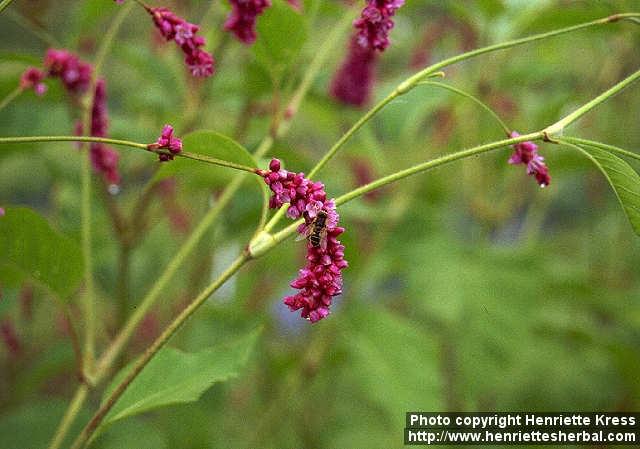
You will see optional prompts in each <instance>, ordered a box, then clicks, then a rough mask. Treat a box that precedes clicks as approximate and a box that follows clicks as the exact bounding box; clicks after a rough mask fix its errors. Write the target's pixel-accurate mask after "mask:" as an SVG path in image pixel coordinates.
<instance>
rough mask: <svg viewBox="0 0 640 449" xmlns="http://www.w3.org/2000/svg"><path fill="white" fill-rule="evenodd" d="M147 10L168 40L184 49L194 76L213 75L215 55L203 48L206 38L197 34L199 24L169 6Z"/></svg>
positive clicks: (186, 59)
mask: <svg viewBox="0 0 640 449" xmlns="http://www.w3.org/2000/svg"><path fill="white" fill-rule="evenodd" d="M147 11H148V12H149V14H151V17H153V23H155V25H156V27H157V28H158V30H160V33H161V34H162V36H163V37H164V38H165V39H166V40H167V41H170V40H173V41H175V43H176V44H178V46H179V47H180V48H181V49H182V52H183V53H184V55H185V56H184V62H185V64H186V65H187V67H188V68H189V71H190V72H191V74H192V75H193V76H198V77H207V76H211V75H213V71H214V67H213V64H214V60H213V56H211V54H210V53H207V52H206V51H204V50H203V49H202V48H201V47H203V46H204V44H205V40H204V38H203V37H202V36H197V35H196V33H197V32H198V30H199V27H198V25H194V24H193V23H189V22H187V21H186V20H184V19H183V18H182V17H179V16H177V15H175V14H174V13H173V12H172V11H170V10H169V9H167V8H147Z"/></svg>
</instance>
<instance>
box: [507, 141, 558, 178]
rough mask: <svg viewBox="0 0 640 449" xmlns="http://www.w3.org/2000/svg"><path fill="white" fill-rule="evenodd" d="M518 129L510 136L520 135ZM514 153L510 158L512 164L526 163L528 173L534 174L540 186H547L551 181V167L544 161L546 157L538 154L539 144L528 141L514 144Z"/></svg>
mask: <svg viewBox="0 0 640 449" xmlns="http://www.w3.org/2000/svg"><path fill="white" fill-rule="evenodd" d="M519 135H520V134H518V133H517V132H516V131H513V132H512V133H511V134H510V137H518V136H519ZM513 148H514V150H515V151H514V153H513V154H512V155H511V157H510V158H509V163H510V164H514V165H515V164H524V165H526V166H527V174H528V175H531V176H534V177H535V178H536V181H537V182H538V184H539V185H540V187H546V186H548V185H549V183H550V182H551V176H549V168H548V167H547V166H546V164H545V163H544V158H543V157H542V156H540V155H539V154H538V145H536V144H535V143H533V142H530V141H526V142H520V143H516V144H515V145H513Z"/></svg>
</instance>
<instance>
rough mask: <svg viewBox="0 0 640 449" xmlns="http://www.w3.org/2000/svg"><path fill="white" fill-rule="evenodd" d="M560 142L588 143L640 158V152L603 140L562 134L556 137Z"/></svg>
mask: <svg viewBox="0 0 640 449" xmlns="http://www.w3.org/2000/svg"><path fill="white" fill-rule="evenodd" d="M556 140H557V141H558V142H560V143H572V144H574V145H587V146H590V147H595V148H600V149H601V150H605V151H610V152H612V153H618V154H619V155H621V156H626V157H630V158H633V159H636V160H640V154H638V153H635V152H633V151H629V150H624V149H622V148H618V147H615V146H613V145H609V144H606V143H602V142H596V141H594V140H588V139H580V138H578V137H570V136H562V137H561V138H558V139H556Z"/></svg>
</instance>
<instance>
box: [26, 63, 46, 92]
mask: <svg viewBox="0 0 640 449" xmlns="http://www.w3.org/2000/svg"><path fill="white" fill-rule="evenodd" d="M46 76H47V75H46V73H44V72H43V71H42V70H39V69H36V68H35V67H29V68H27V69H26V70H25V71H24V72H23V73H22V76H21V77H20V89H23V90H26V89H33V91H34V92H35V93H36V95H43V94H44V93H45V92H46V91H47V86H46V84H44V83H43V82H42V80H44V79H45V77H46Z"/></svg>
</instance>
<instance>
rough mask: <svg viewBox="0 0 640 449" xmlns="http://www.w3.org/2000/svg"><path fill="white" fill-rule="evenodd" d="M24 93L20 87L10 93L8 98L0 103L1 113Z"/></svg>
mask: <svg viewBox="0 0 640 449" xmlns="http://www.w3.org/2000/svg"><path fill="white" fill-rule="evenodd" d="M22 92H23V89H22V88H21V87H20V86H18V87H16V88H15V89H13V90H12V91H11V92H9V93H8V94H7V96H6V97H4V98H3V99H2V101H0V111H2V110H3V109H4V108H5V107H6V106H7V105H8V104H9V103H11V102H12V101H13V100H15V99H16V98H18V97H19V96H20V94H21V93H22Z"/></svg>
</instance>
